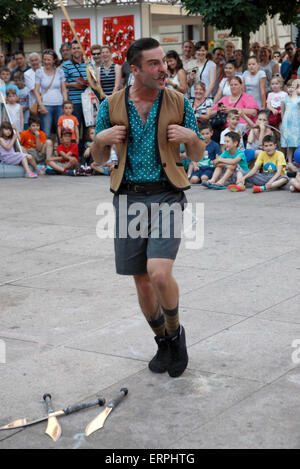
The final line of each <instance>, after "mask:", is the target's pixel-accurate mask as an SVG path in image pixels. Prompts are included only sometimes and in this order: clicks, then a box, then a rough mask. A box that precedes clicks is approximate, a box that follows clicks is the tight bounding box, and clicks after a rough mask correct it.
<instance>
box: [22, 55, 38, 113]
mask: <svg viewBox="0 0 300 469" xmlns="http://www.w3.org/2000/svg"><path fill="white" fill-rule="evenodd" d="M28 59H29V63H30V66H31V68H30V69H29V70H27V71H26V72H25V73H24V79H25V86H26V87H27V88H28V89H29V109H30V108H31V106H32V105H33V104H34V102H35V95H34V92H33V90H34V87H35V72H36V71H37V70H38V69H39V68H41V58H40V56H39V54H37V53H36V52H32V54H30V55H29V57H28Z"/></svg>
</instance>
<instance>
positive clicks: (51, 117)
mask: <svg viewBox="0 0 300 469" xmlns="http://www.w3.org/2000/svg"><path fill="white" fill-rule="evenodd" d="M45 108H46V109H47V111H48V113H47V114H40V116H41V130H43V131H44V132H45V134H46V135H47V138H50V137H51V130H52V126H54V128H55V130H56V131H57V121H58V118H59V116H61V115H62V113H63V110H62V106H45Z"/></svg>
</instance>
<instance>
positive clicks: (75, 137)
mask: <svg viewBox="0 0 300 469" xmlns="http://www.w3.org/2000/svg"><path fill="white" fill-rule="evenodd" d="M73 112H74V105H73V103H72V101H65V102H64V103H63V115H62V116H60V117H59V119H58V122H57V133H58V137H59V140H60V139H61V131H62V129H70V130H71V131H72V141H74V142H75V143H77V145H78V144H79V122H78V119H77V117H75V116H73Z"/></svg>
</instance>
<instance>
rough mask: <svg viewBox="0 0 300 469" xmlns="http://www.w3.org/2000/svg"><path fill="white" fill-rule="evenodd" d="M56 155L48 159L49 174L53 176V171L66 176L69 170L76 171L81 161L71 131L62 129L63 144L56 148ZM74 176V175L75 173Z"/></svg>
mask: <svg viewBox="0 0 300 469" xmlns="http://www.w3.org/2000/svg"><path fill="white" fill-rule="evenodd" d="M56 153H57V156H52V157H51V158H47V161H46V162H47V164H48V166H50V172H49V171H48V169H47V171H46V173H47V174H53V172H52V171H51V169H52V170H54V171H55V173H56V174H66V173H68V171H69V170H75V169H76V168H77V166H78V161H79V154H78V145H77V143H74V142H72V130H71V129H62V131H61V144H60V145H58V147H57V148H56ZM68 174H71V173H68ZM72 175H74V172H73V173H72Z"/></svg>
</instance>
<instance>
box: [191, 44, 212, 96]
mask: <svg viewBox="0 0 300 469" xmlns="http://www.w3.org/2000/svg"><path fill="white" fill-rule="evenodd" d="M207 53H208V47H207V44H206V42H204V41H199V42H197V44H196V58H197V65H198V69H197V70H193V71H192V72H191V73H190V75H189V78H188V85H189V87H192V89H191V97H192V98H194V97H195V93H194V87H193V85H194V84H195V83H199V81H201V82H202V83H204V84H205V86H206V92H205V97H206V98H210V97H212V91H213V89H214V86H215V83H216V79H217V66H216V64H215V62H213V61H212V60H209V59H208V58H207Z"/></svg>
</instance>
